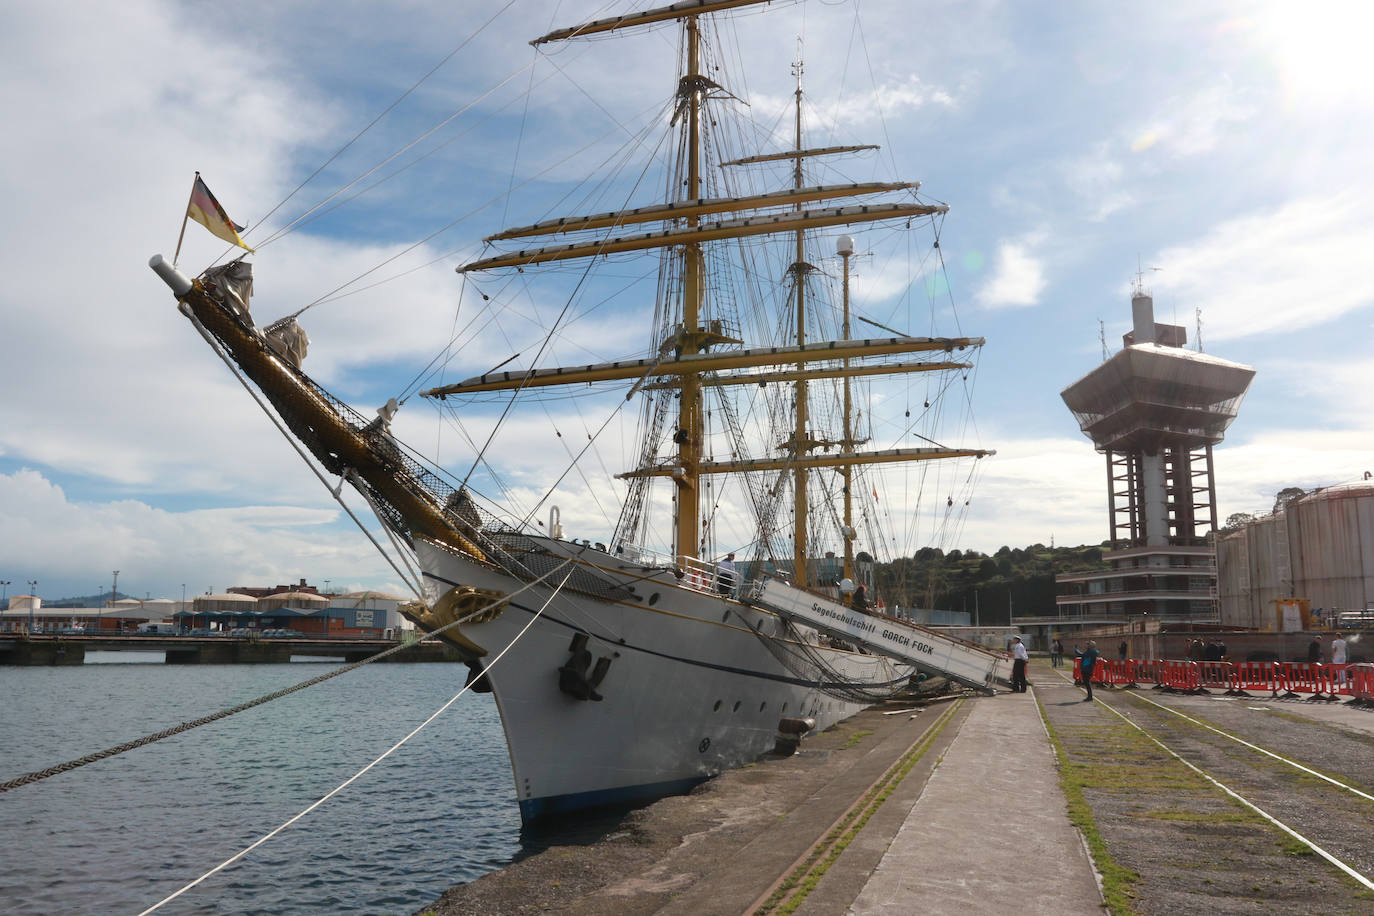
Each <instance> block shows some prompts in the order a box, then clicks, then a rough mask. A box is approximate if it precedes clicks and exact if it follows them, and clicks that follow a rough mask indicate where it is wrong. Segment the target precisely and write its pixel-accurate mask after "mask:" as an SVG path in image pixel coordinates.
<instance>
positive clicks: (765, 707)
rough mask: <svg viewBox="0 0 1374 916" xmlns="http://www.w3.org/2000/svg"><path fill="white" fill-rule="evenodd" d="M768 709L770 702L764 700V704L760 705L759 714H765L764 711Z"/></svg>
mask: <svg viewBox="0 0 1374 916" xmlns="http://www.w3.org/2000/svg"><path fill="white" fill-rule="evenodd" d="M767 708H768V701H767V700H764V701H763V702H762V703H760V704H759V712H763V711H764V710H765V709H767Z"/></svg>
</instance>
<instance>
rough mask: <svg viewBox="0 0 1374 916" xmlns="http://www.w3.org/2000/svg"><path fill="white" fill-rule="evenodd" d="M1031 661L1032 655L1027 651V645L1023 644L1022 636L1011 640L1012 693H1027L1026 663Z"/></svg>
mask: <svg viewBox="0 0 1374 916" xmlns="http://www.w3.org/2000/svg"><path fill="white" fill-rule="evenodd" d="M1029 660H1030V653H1028V652H1027V651H1026V646H1025V643H1023V642H1021V637H1020V636H1013V637H1012V638H1011V692H1012V693H1025V692H1026V686H1027V685H1026V662H1027V661H1029Z"/></svg>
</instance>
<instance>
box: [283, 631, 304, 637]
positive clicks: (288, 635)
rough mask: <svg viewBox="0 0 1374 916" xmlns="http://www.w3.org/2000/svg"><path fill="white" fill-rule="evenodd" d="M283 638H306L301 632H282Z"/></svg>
mask: <svg viewBox="0 0 1374 916" xmlns="http://www.w3.org/2000/svg"><path fill="white" fill-rule="evenodd" d="M281 636H282V638H283V639H304V638H305V634H304V633H302V632H301V631H300V630H282V631H281Z"/></svg>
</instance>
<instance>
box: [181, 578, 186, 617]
mask: <svg viewBox="0 0 1374 916" xmlns="http://www.w3.org/2000/svg"><path fill="white" fill-rule="evenodd" d="M181 622H182V625H183V626H184V625H185V624H186V583H185V582H183V583H181Z"/></svg>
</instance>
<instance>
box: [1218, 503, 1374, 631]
mask: <svg viewBox="0 0 1374 916" xmlns="http://www.w3.org/2000/svg"><path fill="white" fill-rule="evenodd" d="M1217 597H1218V599H1219V601H1220V605H1221V622H1222V623H1223V624H1226V625H1233V626H1242V627H1255V628H1258V629H1274V627H1275V616H1274V614H1275V611H1274V607H1275V605H1274V602H1275V601H1276V600H1277V599H1279V598H1307V599H1309V600H1310V602H1311V606H1312V609H1313V610H1314V611H1315V610H1316V609H1318V608H1320V609H1321V610H1322V620H1323V623H1325V624H1328V625H1329V624H1331V623H1334V622H1335V621H1336V620H1337V615H1338V614H1339V613H1341V612H1347V613H1350V612H1365V611H1367V610H1368V609H1370V608H1374V481H1370V480H1364V481H1359V482H1356V483H1349V484H1340V485H1337V486H1332V487H1326V488H1323V489H1320V490H1315V491H1313V492H1312V493H1308V494H1306V495H1304V496H1300V497H1297V498H1295V499H1292V500H1290V501H1289V502H1288V503H1286V504H1285V505H1284V507H1283V509H1281V510H1280V511H1278V512H1276V513H1274V514H1273V515H1269V516H1266V517H1264V518H1260V519H1257V520H1256V521H1254V522H1253V523H1251V524H1249V525H1247V526H1245V527H1244V528H1243V529H1241V530H1240V531H1237V532H1234V533H1232V534H1227V535H1223V536H1221V537H1219V538H1218V539H1217Z"/></svg>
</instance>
